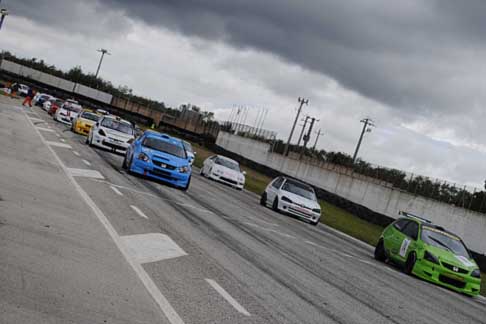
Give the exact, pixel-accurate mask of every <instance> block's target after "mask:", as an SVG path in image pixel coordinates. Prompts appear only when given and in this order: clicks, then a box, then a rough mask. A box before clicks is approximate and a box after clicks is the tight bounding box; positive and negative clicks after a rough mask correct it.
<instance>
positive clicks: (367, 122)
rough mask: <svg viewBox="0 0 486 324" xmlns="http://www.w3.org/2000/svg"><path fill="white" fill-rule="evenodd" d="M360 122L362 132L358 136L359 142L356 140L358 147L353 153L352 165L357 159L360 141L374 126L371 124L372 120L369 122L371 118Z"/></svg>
mask: <svg viewBox="0 0 486 324" xmlns="http://www.w3.org/2000/svg"><path fill="white" fill-rule="evenodd" d="M360 122H361V123H363V130H362V131H361V135H360V136H359V140H358V145H356V150H355V151H354V155H353V164H354V163H355V162H356V158H357V157H358V151H359V148H360V146H361V141H362V140H363V136H364V133H365V132H368V133H369V132H371V127H375V124H374V123H373V120H371V118H365V119H362V120H361V121H360ZM368 126H369V127H368Z"/></svg>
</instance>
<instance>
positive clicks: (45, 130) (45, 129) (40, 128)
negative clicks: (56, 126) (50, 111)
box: [36, 127, 54, 133]
mask: <svg viewBox="0 0 486 324" xmlns="http://www.w3.org/2000/svg"><path fill="white" fill-rule="evenodd" d="M36 128H37V129H38V130H41V131H44V132H51V133H53V132H54V131H53V130H52V129H50V128H44V127H36Z"/></svg>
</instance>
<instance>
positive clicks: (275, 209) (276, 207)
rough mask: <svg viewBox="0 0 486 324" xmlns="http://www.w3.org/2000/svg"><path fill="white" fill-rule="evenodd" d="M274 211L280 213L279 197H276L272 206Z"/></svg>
mask: <svg viewBox="0 0 486 324" xmlns="http://www.w3.org/2000/svg"><path fill="white" fill-rule="evenodd" d="M272 209H273V210H274V211H276V212H277V213H278V212H279V210H278V197H275V200H274V201H273V204H272Z"/></svg>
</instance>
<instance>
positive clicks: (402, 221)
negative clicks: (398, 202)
mask: <svg viewBox="0 0 486 324" xmlns="http://www.w3.org/2000/svg"><path fill="white" fill-rule="evenodd" d="M408 222H409V220H408V219H399V220H398V221H396V222H395V224H393V227H395V228H396V229H397V230H399V231H400V232H403V229H404V228H405V226H406V225H407V224H408Z"/></svg>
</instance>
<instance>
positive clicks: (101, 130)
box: [98, 128, 106, 136]
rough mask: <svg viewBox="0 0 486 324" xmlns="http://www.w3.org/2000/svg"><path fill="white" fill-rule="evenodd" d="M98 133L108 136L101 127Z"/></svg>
mask: <svg viewBox="0 0 486 324" xmlns="http://www.w3.org/2000/svg"><path fill="white" fill-rule="evenodd" d="M98 134H100V135H101V136H106V133H105V131H104V130H103V129H101V128H100V129H99V130H98Z"/></svg>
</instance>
